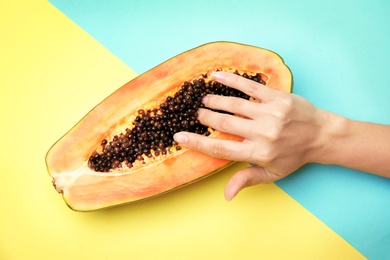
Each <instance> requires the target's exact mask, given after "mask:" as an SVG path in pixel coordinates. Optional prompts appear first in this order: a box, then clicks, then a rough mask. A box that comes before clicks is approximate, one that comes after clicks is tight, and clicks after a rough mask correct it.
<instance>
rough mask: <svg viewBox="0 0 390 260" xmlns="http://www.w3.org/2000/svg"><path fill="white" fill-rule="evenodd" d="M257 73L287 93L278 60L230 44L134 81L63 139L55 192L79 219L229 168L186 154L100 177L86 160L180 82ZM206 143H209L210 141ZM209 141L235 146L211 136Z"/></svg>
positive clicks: (53, 172) (52, 161) (51, 168)
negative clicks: (221, 71) (127, 121)
mask: <svg viewBox="0 0 390 260" xmlns="http://www.w3.org/2000/svg"><path fill="white" fill-rule="evenodd" d="M220 68H222V69H227V70H229V69H237V70H240V71H248V72H256V73H261V75H262V78H263V80H264V81H265V82H266V85H267V86H268V87H270V88H273V89H277V90H281V91H285V92H291V90H292V75H291V72H290V70H289V68H288V67H287V66H286V65H285V64H284V62H283V60H282V58H281V57H280V56H279V55H277V54H276V53H274V52H272V51H269V50H265V49H262V48H259V47H255V46H249V45H243V44H238V43H232V42H214V43H208V44H205V45H202V46H199V47H197V48H194V49H192V50H189V51H187V52H184V53H182V54H179V55H177V56H175V57H173V58H171V59H169V60H167V61H165V62H164V63H162V64H160V65H158V66H156V67H154V68H153V69H151V70H149V71H147V72H145V73H143V74H142V75H139V76H138V77H136V78H135V79H133V80H131V81H130V82H128V83H127V84H125V85H124V86H122V87H121V88H119V89H118V90H117V91H115V92H114V93H113V94H111V95H110V96H108V97H107V98H106V99H104V100H103V101H102V102H101V103H100V104H98V105H97V106H96V107H95V108H93V109H92V110H91V111H90V112H89V113H88V114H87V115H86V116H84V117H83V118H82V119H81V120H80V121H79V122H78V123H77V124H76V125H75V126H74V127H73V128H72V129H70V131H69V132H67V133H66V134H65V135H64V136H63V137H62V138H60V139H59V140H58V141H57V142H56V143H55V144H54V145H53V146H52V147H51V148H50V150H49V151H48V153H47V155H46V166H47V170H48V172H49V175H50V176H51V177H52V179H53V185H54V186H55V188H56V190H57V191H58V192H59V193H62V196H63V198H64V200H65V202H66V203H67V205H68V206H69V207H70V208H71V209H73V210H76V211H91V210H97V209H101V208H107V207H112V206H116V205H120V204H124V203H130V202H135V201H140V200H144V199H147V198H151V197H154V196H157V195H161V194H163V193H166V192H168V191H171V190H174V189H177V188H179V187H182V186H184V185H187V184H190V183H192V182H194V181H197V180H200V179H202V178H204V177H207V176H209V175H210V174H212V173H215V172H217V171H218V170H220V169H222V168H224V167H227V166H228V165H230V164H231V163H232V162H230V161H228V160H223V159H217V158H212V157H210V156H208V155H204V154H201V153H199V152H195V151H192V150H189V149H186V148H184V149H183V150H181V151H178V152H173V153H172V154H169V155H167V156H166V157H165V158H162V159H158V160H156V161H154V162H151V163H147V164H145V165H144V166H143V167H135V168H129V169H124V170H123V169H122V170H118V171H116V170H113V171H110V172H107V173H97V172H95V171H93V170H91V169H90V168H89V167H88V159H89V157H90V156H91V154H92V153H93V151H95V150H96V148H97V147H98V146H99V144H100V142H101V140H103V139H104V138H106V137H107V135H108V134H109V133H110V132H111V131H112V129H115V128H116V127H117V125H118V123H121V122H123V120H124V118H126V117H128V116H129V115H131V114H135V113H136V111H138V110H139V109H140V108H144V107H145V106H146V105H150V104H159V102H161V97H162V96H164V95H166V94H167V93H169V92H172V91H174V89H175V88H178V87H179V86H180V85H181V84H183V82H185V81H192V80H193V79H195V78H199V77H200V76H201V75H202V74H205V73H207V74H210V73H211V72H212V71H214V70H216V69H220ZM210 138H211V137H210ZM212 138H221V139H230V140H236V141H240V140H242V138H241V137H238V136H232V135H229V134H226V133H220V132H214V133H213V134H212Z"/></svg>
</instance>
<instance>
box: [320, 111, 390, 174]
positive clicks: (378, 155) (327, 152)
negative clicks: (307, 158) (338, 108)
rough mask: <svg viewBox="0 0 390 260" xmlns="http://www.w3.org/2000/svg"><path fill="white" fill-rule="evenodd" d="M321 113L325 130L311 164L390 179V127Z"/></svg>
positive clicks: (324, 112)
mask: <svg viewBox="0 0 390 260" xmlns="http://www.w3.org/2000/svg"><path fill="white" fill-rule="evenodd" d="M322 113H323V114H325V116H324V118H325V120H324V122H325V127H324V129H323V134H322V136H321V137H320V138H319V142H318V144H317V148H318V149H317V152H316V153H315V156H316V157H315V158H314V159H313V160H314V161H316V162H318V163H324V164H335V165H341V166H345V167H348V168H352V169H356V170H360V171H365V172H369V173H373V174H377V175H381V176H385V177H388V178H390V126H388V125H381V124H374V123H368V122H361V121H356V120H351V119H347V118H344V117H341V116H339V115H336V114H333V113H330V112H326V111H322Z"/></svg>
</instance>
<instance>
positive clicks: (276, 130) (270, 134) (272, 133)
mask: <svg viewBox="0 0 390 260" xmlns="http://www.w3.org/2000/svg"><path fill="white" fill-rule="evenodd" d="M281 134H282V127H281V126H280V125H279V124H275V125H274V126H273V127H270V128H269V129H268V130H267V132H266V133H265V136H266V137H267V139H268V141H269V142H271V143H275V142H276V141H278V140H279V139H280V137H281Z"/></svg>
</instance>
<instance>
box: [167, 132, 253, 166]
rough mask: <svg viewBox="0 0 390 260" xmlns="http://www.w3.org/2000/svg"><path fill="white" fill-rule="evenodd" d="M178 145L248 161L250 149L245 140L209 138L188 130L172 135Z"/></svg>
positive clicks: (226, 157) (235, 159) (224, 157)
mask: <svg viewBox="0 0 390 260" xmlns="http://www.w3.org/2000/svg"><path fill="white" fill-rule="evenodd" d="M173 138H174V140H175V141H176V142H178V143H179V144H180V145H182V146H185V147H186V148H189V149H191V150H196V151H199V152H201V153H204V154H208V155H210V156H212V157H216V158H221V159H227V160H230V161H242V162H248V161H250V157H249V156H250V150H251V149H248V144H247V143H246V142H237V141H232V140H222V139H215V138H210V137H206V136H202V135H198V134H194V133H189V132H179V133H176V134H175V135H174V136H173Z"/></svg>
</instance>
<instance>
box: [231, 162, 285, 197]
mask: <svg viewBox="0 0 390 260" xmlns="http://www.w3.org/2000/svg"><path fill="white" fill-rule="evenodd" d="M276 179H277V175H274V174H272V173H271V172H269V171H267V170H266V169H265V168H263V167H261V166H253V167H248V168H245V169H243V170H241V171H238V172H237V173H235V174H234V175H233V176H232V177H231V178H230V180H229V181H228V183H227V185H226V188H225V198H226V200H229V201H230V200H232V199H233V198H234V197H235V196H236V195H237V194H238V193H239V192H240V191H241V190H242V189H244V188H246V187H250V186H253V185H256V184H259V183H271V182H274V181H275V180H276Z"/></svg>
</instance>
